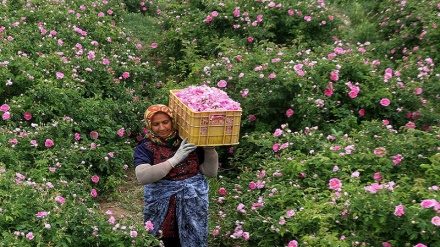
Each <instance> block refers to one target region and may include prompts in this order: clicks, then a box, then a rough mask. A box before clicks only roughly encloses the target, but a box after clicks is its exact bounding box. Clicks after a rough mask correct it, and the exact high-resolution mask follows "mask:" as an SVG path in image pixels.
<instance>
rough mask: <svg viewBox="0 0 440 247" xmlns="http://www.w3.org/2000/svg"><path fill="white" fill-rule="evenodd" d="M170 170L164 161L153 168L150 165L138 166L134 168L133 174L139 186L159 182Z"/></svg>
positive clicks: (169, 166) (167, 163)
mask: <svg viewBox="0 0 440 247" xmlns="http://www.w3.org/2000/svg"><path fill="white" fill-rule="evenodd" d="M171 169H172V167H171V164H170V163H169V162H168V161H164V162H162V163H159V164H156V165H154V166H152V165H150V164H141V165H138V166H136V168H135V173H136V178H137V180H138V182H139V183H140V184H151V183H154V182H157V181H159V180H161V179H162V178H163V177H165V176H166V175H167V174H168V173H169V172H170V170H171Z"/></svg>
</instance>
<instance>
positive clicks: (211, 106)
mask: <svg viewBox="0 0 440 247" xmlns="http://www.w3.org/2000/svg"><path fill="white" fill-rule="evenodd" d="M175 95H176V97H177V98H179V99H180V100H181V101H182V102H183V103H184V104H185V105H186V106H188V107H189V108H190V109H191V110H194V111H198V112H204V111H233V110H240V109H241V108H240V103H238V102H236V101H234V100H232V99H231V98H229V96H228V95H227V93H226V92H224V91H222V90H221V89H218V88H216V87H209V86H207V85H202V86H189V87H187V88H185V89H182V90H179V91H178V92H176V94H175Z"/></svg>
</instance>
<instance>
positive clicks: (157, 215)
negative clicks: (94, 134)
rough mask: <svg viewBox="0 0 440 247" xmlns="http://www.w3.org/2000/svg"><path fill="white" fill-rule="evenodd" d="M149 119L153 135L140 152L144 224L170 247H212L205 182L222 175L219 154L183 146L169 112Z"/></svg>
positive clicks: (152, 113)
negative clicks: (150, 227) (151, 227)
mask: <svg viewBox="0 0 440 247" xmlns="http://www.w3.org/2000/svg"><path fill="white" fill-rule="evenodd" d="M144 118H145V121H146V126H147V129H148V133H147V136H146V138H144V139H143V140H142V141H141V142H140V143H139V144H138V145H137V146H136V148H135V152H134V163H135V166H136V169H135V172H136V177H137V180H138V181H139V183H141V184H144V185H145V186H144V201H145V209H144V221H145V222H147V221H151V222H152V223H153V226H154V229H153V230H152V231H151V232H152V234H154V235H155V236H157V237H160V238H161V240H162V241H163V243H164V245H165V246H173V247H174V246H183V247H186V246H188V247H189V246H201V247H202V246H208V206H209V203H208V202H209V201H208V189H209V186H208V183H207V181H206V179H205V177H204V176H207V177H215V176H216V175H217V170H218V154H217V151H216V150H215V149H214V147H197V146H196V145H195V144H193V143H186V138H185V139H184V140H182V139H181V138H180V137H179V136H178V133H177V130H176V123H175V122H174V119H173V116H172V110H171V109H170V108H169V107H168V106H165V105H152V106H150V107H149V108H148V109H147V111H146V112H145V114H144ZM164 209H166V210H164Z"/></svg>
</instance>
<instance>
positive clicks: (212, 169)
mask: <svg viewBox="0 0 440 247" xmlns="http://www.w3.org/2000/svg"><path fill="white" fill-rule="evenodd" d="M203 149H204V152H205V154H204V162H203V164H201V165H200V167H199V170H200V172H201V173H202V174H203V175H205V176H207V177H211V178H214V177H216V176H217V171H218V153H217V151H216V150H215V148H214V147H204V148H203Z"/></svg>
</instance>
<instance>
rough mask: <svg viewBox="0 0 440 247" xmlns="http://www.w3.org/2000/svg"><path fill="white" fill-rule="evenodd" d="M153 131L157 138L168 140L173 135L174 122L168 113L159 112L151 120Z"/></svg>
mask: <svg viewBox="0 0 440 247" xmlns="http://www.w3.org/2000/svg"><path fill="white" fill-rule="evenodd" d="M151 130H152V131H153V133H154V135H155V136H158V137H162V138H166V137H168V136H170V135H171V132H172V130H173V122H172V121H171V118H170V116H168V115H167V114H166V113H163V112H158V113H156V114H154V115H153V117H152V118H151Z"/></svg>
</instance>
